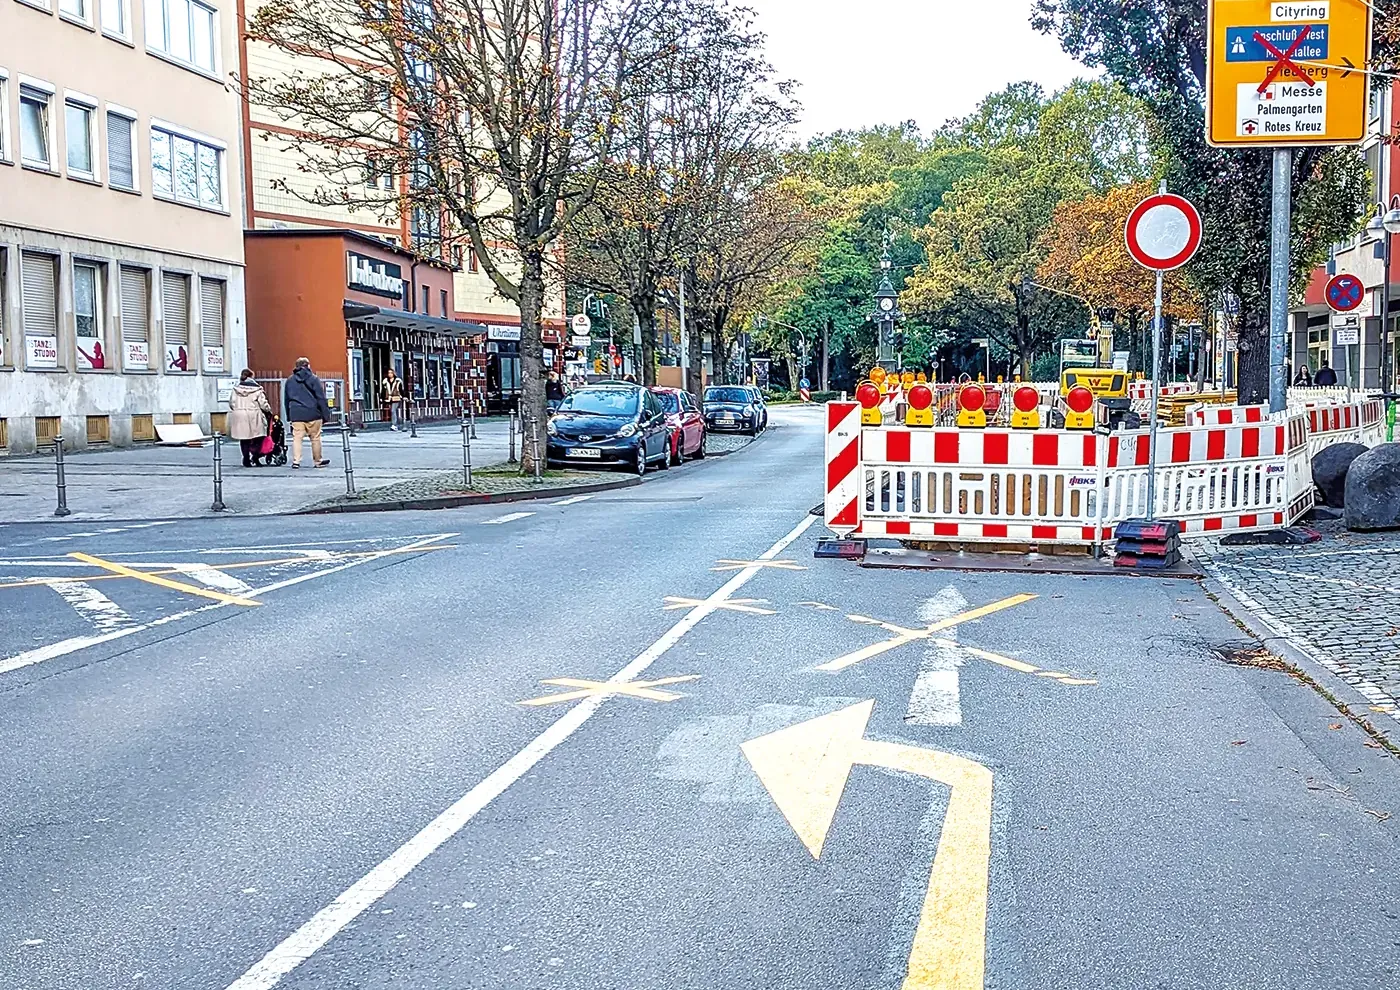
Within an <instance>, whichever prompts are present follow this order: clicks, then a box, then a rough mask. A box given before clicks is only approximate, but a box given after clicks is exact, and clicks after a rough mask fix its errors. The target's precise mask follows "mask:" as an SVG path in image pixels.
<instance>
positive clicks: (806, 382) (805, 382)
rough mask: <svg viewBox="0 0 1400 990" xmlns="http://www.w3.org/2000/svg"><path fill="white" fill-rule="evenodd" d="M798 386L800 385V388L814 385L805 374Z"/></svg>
mask: <svg viewBox="0 0 1400 990" xmlns="http://www.w3.org/2000/svg"><path fill="white" fill-rule="evenodd" d="M797 387H798V388H811V387H812V383H811V381H809V380H808V379H807V377H806V376H805V375H804V376H803V378H802V380H801V381H800V382H798V383H797Z"/></svg>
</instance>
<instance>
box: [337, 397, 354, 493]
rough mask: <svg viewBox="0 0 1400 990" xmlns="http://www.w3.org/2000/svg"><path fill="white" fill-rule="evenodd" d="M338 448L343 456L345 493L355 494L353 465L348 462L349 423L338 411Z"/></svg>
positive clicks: (342, 412) (342, 413)
mask: <svg viewBox="0 0 1400 990" xmlns="http://www.w3.org/2000/svg"><path fill="white" fill-rule="evenodd" d="M340 449H341V453H342V456H343V457H344V458H345V494H346V495H354V494H355V466H354V465H353V464H352V463H351V462H350V423H349V421H348V420H347V419H346V418H345V410H343V409H342V410H341V411H340Z"/></svg>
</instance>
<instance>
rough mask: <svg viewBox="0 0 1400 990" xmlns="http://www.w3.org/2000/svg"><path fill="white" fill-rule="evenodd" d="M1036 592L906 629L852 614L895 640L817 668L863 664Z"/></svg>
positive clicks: (867, 648)
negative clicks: (927, 624) (919, 626)
mask: <svg viewBox="0 0 1400 990" xmlns="http://www.w3.org/2000/svg"><path fill="white" fill-rule="evenodd" d="M1035 598H1036V596H1035V595H1012V596H1011V597H1010V598H1003V599H1001V601H996V602H992V603H991V604H989V605H979V606H978V607H977V608H974V609H969V610H968V611H966V612H960V613H959V614H957V615H953V616H949V617H948V618H946V619H940V620H939V621H937V622H935V623H933V624H932V625H930V626H925V627H924V628H923V629H905V628H904V627H903V626H896V625H894V624H893V623H889V622H881V621H880V620H879V619H872V618H870V617H869V616H864V615H851V616H848V617H847V618H849V619H851V621H853V622H863V623H867V624H870V625H877V626H880V627H881V628H882V629H886V630H888V631H890V632H892V633H894V634H895V638H894V639H887V640H885V641H884V642H883V643H875V644H874V645H872V646H867V647H864V648H862V649H859V650H856V651H855V652H854V653H847V654H846V655H845V656H841V657H837V658H836V659H835V660H828V661H827V662H826V663H822V664H818V665H817V669H818V670H845V669H846V668H847V667H849V666H851V665H852V664H857V663H860V662H861V661H862V660H869V659H870V658H871V657H875V656H879V655H880V654H881V653H885V652H888V651H889V650H893V649H894V648H895V647H897V646H903V645H904V644H905V643H911V642H913V641H914V640H916V639H928V638H929V637H930V636H932V635H933V634H934V633H936V632H942V631H943V630H944V629H951V628H952V627H953V626H956V625H959V624H960V623H963V622H971V621H972V620H973V619H980V618H982V617H983V616H984V615H991V614H992V613H993V612H1000V611H1001V610H1002V609H1007V608H1012V607H1013V606H1016V605H1021V604H1024V603H1025V602H1029V601H1033V600H1034V599H1035Z"/></svg>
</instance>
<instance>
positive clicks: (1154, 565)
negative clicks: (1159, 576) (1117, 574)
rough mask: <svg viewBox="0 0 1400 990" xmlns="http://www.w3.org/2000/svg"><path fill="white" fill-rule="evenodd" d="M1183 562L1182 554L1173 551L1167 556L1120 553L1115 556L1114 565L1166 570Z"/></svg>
mask: <svg viewBox="0 0 1400 990" xmlns="http://www.w3.org/2000/svg"><path fill="white" fill-rule="evenodd" d="M1179 563H1181V554H1179V553H1177V552H1175V551H1173V552H1172V553H1169V554H1167V555H1166V556H1165V557H1139V556H1138V555H1137V554H1134V553H1120V554H1117V555H1116V556H1114V558H1113V566H1114V567H1138V568H1142V569H1144V570H1149V571H1158V570H1165V569H1166V568H1168V567H1174V566H1176V565H1177V564H1179Z"/></svg>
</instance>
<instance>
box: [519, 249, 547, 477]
mask: <svg viewBox="0 0 1400 990" xmlns="http://www.w3.org/2000/svg"><path fill="white" fill-rule="evenodd" d="M521 261H522V265H521V270H520V424H521V428H522V429H523V430H524V435H523V437H522V438H521V439H522V443H521V448H522V454H521V457H520V469H521V471H522V472H524V473H525V474H533V473H534V471H535V450H534V448H533V447H532V445H531V437H532V436H533V437H535V438H537V440H538V444H539V455H540V460H541V463H540V470H541V471H543V470H544V469H545V468H546V467H547V466H548V463H547V458H548V454H547V451H546V443H547V437H546V435H545V422H546V420H547V418H548V417H547V416H546V415H545V395H544V382H545V375H544V342H543V340H542V338H541V336H540V314H541V311H542V309H543V304H544V264H543V261H544V259H543V256H542V254H541V253H540V251H539V250H538V249H532V250H530V251H527V252H525V254H524V256H523V257H522V258H521Z"/></svg>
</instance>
